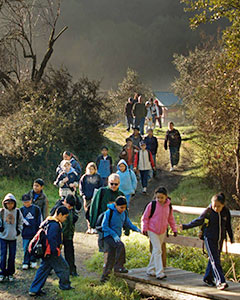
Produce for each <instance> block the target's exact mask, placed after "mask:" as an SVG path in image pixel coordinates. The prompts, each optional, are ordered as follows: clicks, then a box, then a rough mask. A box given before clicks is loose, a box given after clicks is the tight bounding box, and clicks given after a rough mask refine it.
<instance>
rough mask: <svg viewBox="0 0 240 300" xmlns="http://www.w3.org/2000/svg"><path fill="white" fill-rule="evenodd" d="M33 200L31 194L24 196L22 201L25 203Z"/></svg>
mask: <svg viewBox="0 0 240 300" xmlns="http://www.w3.org/2000/svg"><path fill="white" fill-rule="evenodd" d="M30 200H32V199H31V197H30V195H29V194H24V195H22V201H23V202H25V201H30Z"/></svg>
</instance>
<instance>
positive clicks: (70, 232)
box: [50, 195, 78, 276]
mask: <svg viewBox="0 0 240 300" xmlns="http://www.w3.org/2000/svg"><path fill="white" fill-rule="evenodd" d="M62 205H64V206H65V207H66V208H67V209H68V210H69V215H68V217H67V219H66V221H65V222H63V224H62V232H63V246H64V257H65V259H66V261H67V262H68V264H69V268H70V275H72V276H78V274H77V267H76V265H75V255H74V246H73V236H74V232H75V223H76V222H77V220H78V216H77V215H76V213H75V210H74V206H75V198H74V196H73V195H67V197H66V198H63V199H61V200H59V201H58V202H57V203H56V204H55V206H54V207H53V208H52V209H51V211H50V215H51V216H53V215H54V214H55V211H56V210H57V208H58V207H60V206H62Z"/></svg>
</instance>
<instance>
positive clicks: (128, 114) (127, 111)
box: [125, 97, 133, 131]
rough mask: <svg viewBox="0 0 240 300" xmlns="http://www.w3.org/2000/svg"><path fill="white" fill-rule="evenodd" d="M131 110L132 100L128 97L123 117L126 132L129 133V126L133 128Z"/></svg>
mask: <svg viewBox="0 0 240 300" xmlns="http://www.w3.org/2000/svg"><path fill="white" fill-rule="evenodd" d="M132 108H133V98H131V97H129V98H128V102H127V103H126V105H125V115H126V118H127V123H128V128H127V131H129V130H130V128H131V126H133V113H132Z"/></svg>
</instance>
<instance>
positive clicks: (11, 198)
mask: <svg viewBox="0 0 240 300" xmlns="http://www.w3.org/2000/svg"><path fill="white" fill-rule="evenodd" d="M7 200H12V201H13V202H14V208H16V206H17V200H16V198H15V196H14V195H13V194H11V193H8V194H7V195H6V196H5V197H4V199H3V202H2V206H3V207H4V208H6V209H7V206H6V202H7ZM14 208H13V209H14Z"/></svg>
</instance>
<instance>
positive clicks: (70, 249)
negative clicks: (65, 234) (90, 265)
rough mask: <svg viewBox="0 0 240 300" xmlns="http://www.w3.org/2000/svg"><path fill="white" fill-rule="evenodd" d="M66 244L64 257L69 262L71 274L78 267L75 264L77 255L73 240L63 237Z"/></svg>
mask: <svg viewBox="0 0 240 300" xmlns="http://www.w3.org/2000/svg"><path fill="white" fill-rule="evenodd" d="M63 245H64V257H65V259H66V261H67V263H68V264H69V269H70V274H72V273H76V272H77V267H76V266H75V255H74V246H73V240H67V239H64V238H63Z"/></svg>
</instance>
